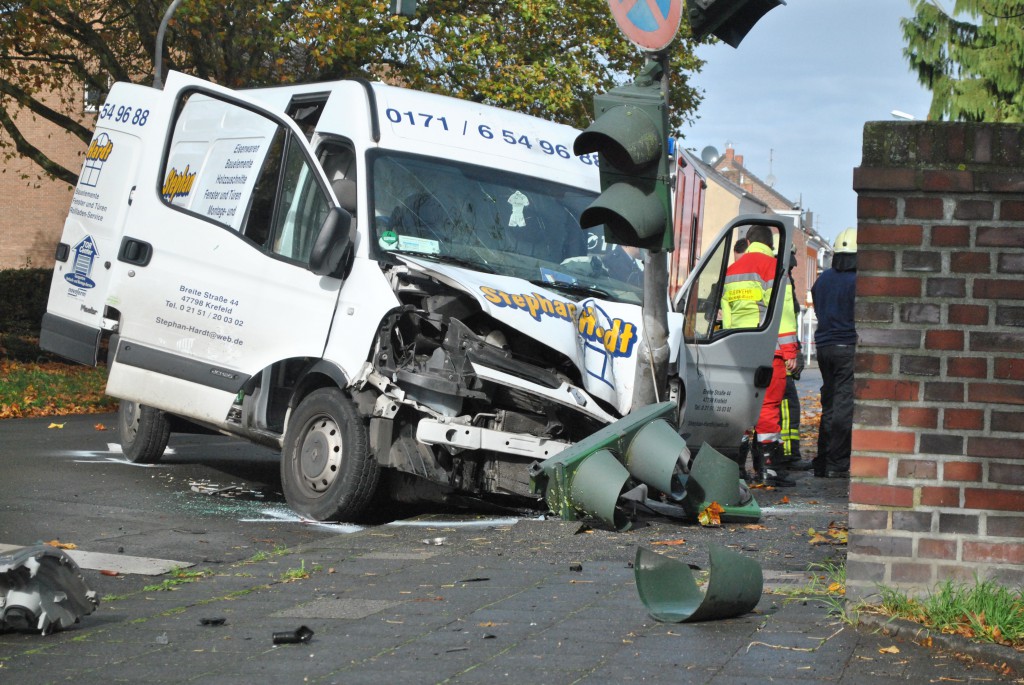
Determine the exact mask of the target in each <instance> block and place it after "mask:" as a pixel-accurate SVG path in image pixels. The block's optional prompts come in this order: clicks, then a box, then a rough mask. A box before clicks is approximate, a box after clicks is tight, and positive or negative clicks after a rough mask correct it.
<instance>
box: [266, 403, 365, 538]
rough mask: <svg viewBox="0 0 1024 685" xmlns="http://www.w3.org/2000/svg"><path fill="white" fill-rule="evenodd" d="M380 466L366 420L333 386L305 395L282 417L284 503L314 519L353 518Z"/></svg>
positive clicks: (358, 510) (360, 512)
mask: <svg viewBox="0 0 1024 685" xmlns="http://www.w3.org/2000/svg"><path fill="white" fill-rule="evenodd" d="M379 480H380V467H379V466H378V464H377V461H376V459H374V457H373V455H372V454H370V442H369V437H368V433H367V427H366V422H365V421H364V419H363V417H361V416H360V415H359V413H358V412H357V411H356V407H355V404H354V403H353V402H352V400H351V399H350V398H349V397H348V395H346V394H345V393H344V392H342V391H341V390H339V389H338V388H320V389H319V390H314V391H313V392H311V393H310V394H309V395H307V396H306V397H305V398H304V399H303V400H302V401H301V402H300V403H299V406H298V407H296V409H295V411H293V412H292V415H291V417H290V418H289V419H288V430H287V433H286V434H285V441H284V451H283V453H282V454H281V489H282V490H284V497H285V499H286V500H287V501H288V504H289V506H291V508H292V509H293V510H294V511H295V512H296V513H297V514H299V515H301V516H305V517H306V518H310V519H313V520H314V521H354V520H356V519H358V518H359V517H360V516H361V515H362V514H363V513H364V512H365V511H366V510H367V508H368V507H369V505H370V503H371V502H372V500H373V495H374V492H375V491H376V489H377V483H378V482H379Z"/></svg>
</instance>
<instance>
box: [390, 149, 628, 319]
mask: <svg viewBox="0 0 1024 685" xmlns="http://www.w3.org/2000/svg"><path fill="white" fill-rule="evenodd" d="M370 164H371V169H372V173H371V178H372V179H373V181H372V182H373V228H374V230H375V236H376V240H375V241H374V242H373V248H372V249H373V254H374V256H375V257H377V258H382V257H383V256H384V255H385V254H386V253H401V254H410V255H417V256H421V257H425V258H427V259H430V258H431V256H432V255H433V256H434V259H438V260H443V261H446V262H449V263H458V264H460V265H463V266H466V267H467V268H474V269H476V270H479V271H484V272H486V273H496V274H501V275H505V276H513V277H516V278H522V279H524V280H527V281H533V282H544V283H551V284H559V285H562V287H563V288H565V287H571V288H573V289H575V290H576V291H577V292H580V293H583V292H587V291H590V292H602V293H607V298H606V299H610V300H615V301H620V302H629V303H634V304H640V303H641V302H642V298H643V264H642V261H641V258H640V255H639V251H635V250H634V249H633V248H625V249H624V248H622V247H621V246H618V245H611V244H606V243H605V241H604V232H603V227H601V226H598V227H596V228H593V229H590V230H587V231H584V230H582V229H580V225H579V215H580V213H581V212H582V211H583V210H584V209H585V208H586V207H587V205H589V204H590V202H591V201H593V199H594V197H596V193H593V192H588V191H585V190H581V189H579V188H573V187H571V186H565V185H561V184H558V183H552V182H551V181H546V180H543V179H539V178H534V177H531V176H525V175H521V174H514V173H510V172H506V171H502V170H499V169H493V168H487V167H478V166H474V165H470V164H462V163H458V162H452V161H448V160H441V159H434V158H426V157H417V156H413V155H405V154H398V153H391V152H380V153H378V154H376V155H375V156H374V157H373V158H372V159H371V161H370ZM627 250H629V251H632V252H636V255H635V256H634V255H631V254H630V253H629V252H627Z"/></svg>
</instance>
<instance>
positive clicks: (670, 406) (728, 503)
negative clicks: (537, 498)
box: [530, 402, 761, 530]
mask: <svg viewBox="0 0 1024 685" xmlns="http://www.w3.org/2000/svg"><path fill="white" fill-rule="evenodd" d="M678 411H679V408H678V407H677V406H676V404H675V403H674V402H661V403H659V404H649V405H645V406H642V407H640V408H638V409H635V410H633V411H632V412H630V413H629V414H627V415H626V416H624V417H623V418H621V419H619V420H618V421H616V422H615V423H611V424H608V425H607V426H605V427H604V428H602V429H600V430H598V431H597V432H595V433H593V434H591V435H590V436H588V437H586V438H584V439H583V440H580V441H579V442H577V443H576V444H574V445H572V446H570V447H567V448H566V449H564V450H562V451H561V452H559V453H558V454H556V455H554V456H552V457H549V458H548V459H546V460H544V461H542V462H537V463H535V464H533V466H531V467H530V478H531V479H532V482H533V490H534V492H536V493H538V494H540V495H542V496H543V497H544V500H545V502H546V503H547V506H548V509H549V510H550V511H551V513H553V514H555V515H556V516H559V517H560V518H562V519H563V520H566V521H574V520H576V519H579V518H585V517H591V518H594V519H597V520H599V521H601V522H603V523H604V524H606V525H608V526H610V527H611V528H614V529H615V530H627V529H628V528H629V527H630V526H631V525H632V522H631V521H630V519H629V517H628V516H627V514H626V512H625V511H624V510H623V509H622V507H620V506H619V505H620V499H622V500H624V501H626V500H630V501H632V500H639V501H641V502H642V503H643V504H644V506H645V507H647V508H648V509H651V510H652V511H654V510H660V509H661V508H662V507H667V508H670V509H673V510H674V511H673V512H672V513H670V514H669V512H668V511H665V512H664V513H666V514H669V515H671V516H678V513H677V512H685V515H686V516H685V517H686V518H691V519H697V518H698V517H699V514H700V512H702V511H703V510H705V509H707V508H708V507H709V506H710V505H711V504H712V503H715V504H717V505H718V506H719V507H720V508H721V521H723V522H736V523H752V522H756V521H758V520H759V519H760V518H761V509H760V507H759V506H758V504H757V501H756V500H755V499H754V498H753V496H752V494H751V493H750V490H749V489H748V488H747V487H746V485H745V484H744V483H743V481H742V479H741V478H740V474H739V467H738V466H737V465H736V462H734V461H733V460H731V459H729V458H728V457H725V456H723V455H722V454H720V453H719V452H718V451H716V450H715V449H714V448H713V447H711V446H710V445H708V444H704V445H702V446H701V448H700V450H699V451H698V452H697V455H696V457H694V458H693V459H691V458H690V450H689V448H688V447H687V445H686V440H685V439H684V438H683V437H682V436H681V435H679V432H678V431H677V429H676V427H675V424H674V418H675V416H676V414H677V413H678ZM691 462H692V465H691ZM631 483H632V484H634V485H635V484H636V483H640V484H641V486H642V487H639V486H638V487H635V488H633V489H628V486H629V485H630V484H631ZM648 487H650V488H653V489H654V490H656V491H657V492H658V493H661V494H662V495H664V496H665V502H661V499H660V498H658V499H655V500H650V499H647V488H648Z"/></svg>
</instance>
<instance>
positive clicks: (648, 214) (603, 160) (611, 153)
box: [573, 61, 673, 250]
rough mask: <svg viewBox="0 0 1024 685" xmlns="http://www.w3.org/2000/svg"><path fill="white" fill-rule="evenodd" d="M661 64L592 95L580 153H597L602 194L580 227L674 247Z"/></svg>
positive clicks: (613, 239)
mask: <svg viewBox="0 0 1024 685" xmlns="http://www.w3.org/2000/svg"><path fill="white" fill-rule="evenodd" d="M661 77H662V66H661V65H660V64H659V63H658V62H655V61H650V62H648V63H647V66H646V67H645V68H644V70H643V72H641V74H640V76H639V77H637V79H636V80H635V81H634V82H633V83H630V84H627V85H624V86H620V87H618V88H614V89H612V90H611V91H609V92H607V93H605V94H603V95H595V96H594V123H592V124H591V125H590V126H589V127H588V128H587V130H585V131H584V132H583V133H581V134H580V135H579V136H577V137H576V140H575V142H574V143H573V152H574V153H576V154H577V155H584V154H589V153H592V152H596V153H598V160H599V165H598V168H599V170H600V175H601V191H602V192H601V195H600V196H598V198H597V199H596V200H594V202H592V203H591V204H590V206H589V207H587V208H586V209H585V210H583V213H582V214H581V215H580V227H581V228H584V229H586V228H593V227H594V226H600V225H602V224H603V225H604V234H605V241H607V242H609V243H618V244H620V245H632V246H635V247H643V248H647V249H651V250H662V249H665V250H671V249H672V247H673V243H672V212H671V204H670V201H669V186H668V183H669V173H670V168H671V167H670V164H669V149H668V147H669V146H668V137H669V124H668V103H667V102H666V99H665V94H664V93H663V92H662V89H661Z"/></svg>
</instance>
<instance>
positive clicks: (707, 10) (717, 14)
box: [686, 0, 786, 48]
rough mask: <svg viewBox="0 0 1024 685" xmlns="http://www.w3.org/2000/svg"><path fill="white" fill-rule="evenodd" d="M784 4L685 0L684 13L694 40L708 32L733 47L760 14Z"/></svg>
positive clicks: (759, 0) (760, 0)
mask: <svg viewBox="0 0 1024 685" xmlns="http://www.w3.org/2000/svg"><path fill="white" fill-rule="evenodd" d="M785 4H786V2H785V0H686V16H687V17H689V19H690V31H691V33H692V35H693V38H694V39H695V40H700V39H701V38H703V37H704V36H706V35H708V34H709V33H710V34H713V35H714V36H715V37H716V38H718V39H719V40H721V41H724V42H725V43H728V44H729V45H731V46H733V47H734V48H735V47H738V46H739V44H740V41H741V40H743V37H744V36H746V35H747V33H748V32H749V31H750V29H752V28H753V27H754V24H756V23H757V22H758V21H760V20H761V17H763V16H764V15H765V14H767V13H768V12H769V10H773V9H775V8H776V7H778V6H779V5H785Z"/></svg>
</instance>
